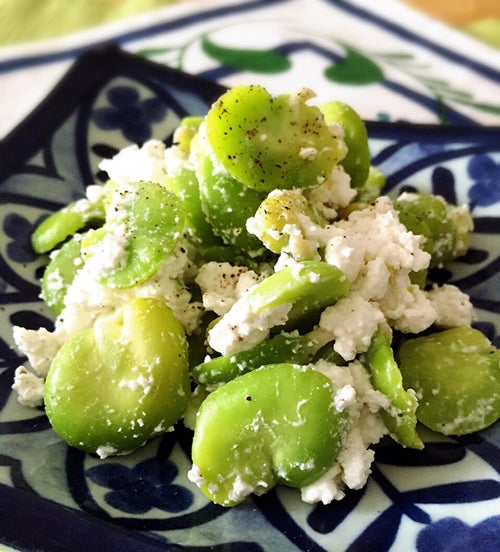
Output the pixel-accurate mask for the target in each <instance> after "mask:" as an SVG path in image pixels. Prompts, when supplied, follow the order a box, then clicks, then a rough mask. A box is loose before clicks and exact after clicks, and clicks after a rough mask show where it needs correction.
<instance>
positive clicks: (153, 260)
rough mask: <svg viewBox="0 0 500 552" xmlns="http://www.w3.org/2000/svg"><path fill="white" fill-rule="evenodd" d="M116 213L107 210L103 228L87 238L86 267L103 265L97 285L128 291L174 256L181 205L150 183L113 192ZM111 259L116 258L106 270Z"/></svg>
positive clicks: (84, 247) (181, 218) (84, 246)
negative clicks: (98, 262)
mask: <svg viewBox="0 0 500 552" xmlns="http://www.w3.org/2000/svg"><path fill="white" fill-rule="evenodd" d="M114 194H117V195H118V199H116V198H115V200H116V201H118V203H119V204H120V209H116V212H115V209H114V208H113V206H112V203H111V207H110V208H108V209H107V216H106V223H105V224H104V226H103V227H102V228H99V229H97V230H94V231H93V232H89V233H87V234H86V236H85V238H84V239H83V240H82V254H83V258H84V259H85V261H86V262H88V261H89V259H90V258H92V257H94V256H97V257H96V258H97V259H100V260H101V261H104V263H105V265H104V266H103V267H102V270H101V271H100V273H99V275H98V280H99V282H100V283H102V284H103V285H105V286H108V287H113V288H130V287H133V286H135V285H137V284H140V283H141V282H143V281H144V280H147V278H149V277H150V276H151V275H152V274H154V273H155V272H156V270H157V268H158V266H159V265H160V263H161V262H162V261H163V260H165V259H166V258H167V257H168V256H169V255H170V254H171V253H172V251H173V249H174V247H175V245H176V244H177V241H178V239H179V237H180V235H181V234H182V231H183V228H184V211H183V209H182V202H181V200H180V199H179V198H178V197H177V196H176V195H175V194H174V193H173V192H171V191H169V190H167V189H165V188H164V187H163V186H161V185H160V184H156V183H155V182H137V183H135V184H132V185H130V187H127V188H125V189H117V190H116V191H115V192H114ZM111 253H113V254H115V255H117V256H118V259H117V261H116V262H115V263H114V264H113V265H112V266H107V264H106V263H107V262H109V257H110V255H111Z"/></svg>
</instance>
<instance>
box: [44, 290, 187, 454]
mask: <svg viewBox="0 0 500 552" xmlns="http://www.w3.org/2000/svg"><path fill="white" fill-rule="evenodd" d="M187 354H188V353H187V341H186V338H185V335H184V330H183V328H182V326H181V324H180V323H179V322H178V320H177V319H176V317H175V315H174V314H173V312H172V311H171V309H170V308H169V307H168V306H167V305H166V304H164V303H163V302H161V301H158V300H156V299H134V300H132V301H131V302H130V303H127V304H126V305H124V306H123V307H121V308H120V309H118V310H117V311H116V313H115V314H114V315H112V316H111V317H109V318H106V319H103V320H102V321H99V322H98V323H96V324H95V326H94V327H93V328H90V329H88V330H86V331H83V332H81V333H78V334H76V335H75V336H74V337H72V338H71V339H70V340H69V341H67V342H66V343H65V344H64V345H63V346H62V347H61V349H60V350H59V352H58V353H57V354H56V356H55V358H54V360H53V362H52V365H51V367H50V370H49V372H48V375H47V379H46V382H45V391H44V401H45V408H46V412H47V416H48V418H49V421H50V423H51V425H52V426H53V428H54V430H55V432H56V433H57V434H58V435H59V436H60V437H61V438H62V439H64V440H65V441H66V442H67V443H68V444H69V445H71V446H73V447H76V448H79V449H82V450H85V451H87V452H93V453H97V454H99V455H100V456H108V455H111V454H117V453H123V452H129V451H131V450H134V449H136V448H137V447H139V446H141V445H143V444H144V443H145V442H146V441H147V440H148V439H150V438H151V437H154V436H155V435H158V434H161V433H163V432H165V431H166V430H167V429H169V428H170V427H171V426H173V425H174V424H175V423H176V422H177V421H178V420H179V419H180V418H181V416H182V415H183V414H184V411H185V410H186V408H187V405H188V401H189V396H190V385H189V375H188V360H187V358H188V356H187Z"/></svg>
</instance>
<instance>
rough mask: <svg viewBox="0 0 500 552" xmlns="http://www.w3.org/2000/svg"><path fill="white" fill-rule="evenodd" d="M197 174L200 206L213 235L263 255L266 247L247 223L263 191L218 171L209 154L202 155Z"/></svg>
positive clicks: (235, 245) (250, 254)
mask: <svg viewBox="0 0 500 552" xmlns="http://www.w3.org/2000/svg"><path fill="white" fill-rule="evenodd" d="M197 175H198V178H199V186H200V199H201V207H202V210H203V212H204V213H205V217H206V220H207V222H208V223H209V225H210V226H211V228H212V230H213V232H214V234H216V235H217V236H219V237H220V238H221V239H222V241H223V242H224V243H226V244H228V245H232V246H233V247H235V248H237V249H238V250H239V251H243V252H245V253H247V254H248V255H249V256H250V257H256V256H258V255H261V254H262V253H263V252H264V247H263V246H262V244H261V243H260V241H259V240H258V238H257V237H256V236H254V235H252V234H250V233H249V232H248V231H247V229H246V227H245V225H246V221H247V219H248V218H249V217H251V216H252V215H253V214H254V213H255V211H256V210H257V208H258V207H259V205H260V202H261V201H262V199H263V194H262V193H259V192H257V191H256V190H253V189H252V188H248V187H247V186H245V185H243V184H242V183H241V182H239V181H238V180H236V179H235V178H233V177H232V176H231V175H229V174H227V173H218V172H217V171H215V170H214V164H213V162H212V159H210V156H208V155H202V156H200V158H199V166H198V168H197Z"/></svg>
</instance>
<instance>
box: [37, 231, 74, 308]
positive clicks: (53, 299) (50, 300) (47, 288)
mask: <svg viewBox="0 0 500 552" xmlns="http://www.w3.org/2000/svg"><path fill="white" fill-rule="evenodd" d="M81 240H82V236H81V235H80V234H75V235H74V236H73V238H71V239H70V240H69V241H67V242H66V243H65V244H64V245H63V246H62V247H61V249H59V250H58V251H57V252H55V254H54V256H53V257H52V258H51V260H50V262H49V264H48V265H47V267H46V268H45V272H44V273H43V278H42V296H43V299H44V301H45V302H46V303H47V305H48V306H49V307H50V308H51V309H52V311H53V312H54V313H55V314H60V313H61V311H62V310H63V308H64V298H65V296H66V292H67V290H68V287H69V286H70V285H71V282H72V281H73V279H74V277H75V275H76V273H77V272H78V270H80V268H81V266H82V265H83V259H82V257H81Z"/></svg>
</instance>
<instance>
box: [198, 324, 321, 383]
mask: <svg viewBox="0 0 500 552" xmlns="http://www.w3.org/2000/svg"><path fill="white" fill-rule="evenodd" d="M316 350H317V346H316V343H314V341H312V340H311V338H310V337H309V336H307V335H290V334H286V333H282V334H277V335H275V336H274V337H273V338H272V339H266V340H265V341H263V342H262V343H259V344H258V345H256V346H255V347H251V348H250V349H246V350H245V351H240V352H238V353H234V354H232V355H223V356H219V357H215V358H212V359H210V360H208V361H205V362H203V363H201V364H198V365H196V366H195V367H194V368H193V370H192V376H193V379H194V380H195V381H196V382H198V383H201V384H202V385H205V386H213V385H219V384H221V383H226V382H228V381H230V380H232V379H234V378H235V377H236V376H239V375H241V374H246V373H247V372H250V371H252V370H255V369H256V368H260V367H261V366H265V365H266V364H277V363H284V362H293V363H294V364H307V363H309V362H310V361H311V360H312V359H313V357H314V354H315V353H316Z"/></svg>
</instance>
